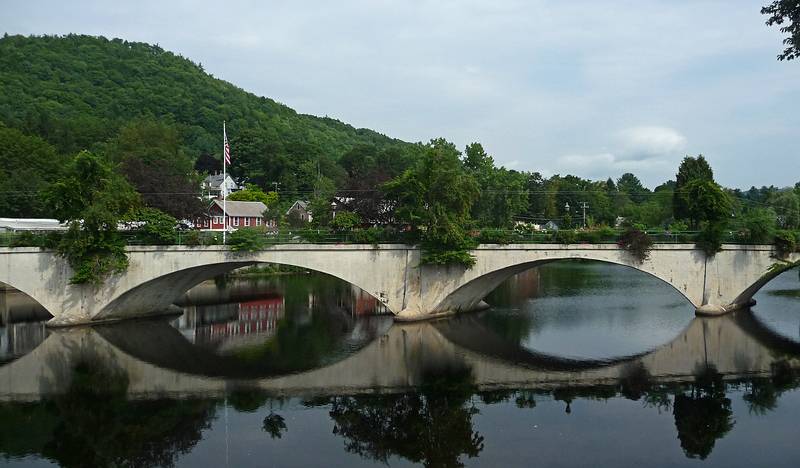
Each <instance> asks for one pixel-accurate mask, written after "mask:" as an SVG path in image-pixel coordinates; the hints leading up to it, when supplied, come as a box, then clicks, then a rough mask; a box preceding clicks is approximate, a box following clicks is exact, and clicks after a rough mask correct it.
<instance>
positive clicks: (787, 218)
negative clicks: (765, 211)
mask: <svg viewBox="0 0 800 468" xmlns="http://www.w3.org/2000/svg"><path fill="white" fill-rule="evenodd" d="M771 205H772V207H773V208H774V209H775V212H776V213H777V215H778V224H779V225H780V227H781V228H782V229H797V227H798V226H800V197H798V196H797V194H796V193H795V192H794V191H793V190H784V191H781V192H778V193H777V194H776V195H775V196H774V197H773V199H772V203H771Z"/></svg>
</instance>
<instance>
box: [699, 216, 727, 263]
mask: <svg viewBox="0 0 800 468" xmlns="http://www.w3.org/2000/svg"><path fill="white" fill-rule="evenodd" d="M723 239H725V225H724V224H723V223H721V222H717V223H705V224H704V225H703V226H702V229H701V230H700V232H699V233H698V234H697V238H696V242H695V245H696V246H697V248H698V249H700V250H702V251H703V252H705V254H706V256H708V257H713V256H714V255H716V254H717V252H719V251H721V250H722V241H723Z"/></svg>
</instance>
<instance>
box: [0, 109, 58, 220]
mask: <svg viewBox="0 0 800 468" xmlns="http://www.w3.org/2000/svg"><path fill="white" fill-rule="evenodd" d="M66 162H67V160H66V158H64V157H61V156H59V155H58V154H57V153H56V151H55V149H54V148H53V147H52V146H50V145H49V144H48V143H47V142H45V141H44V140H42V139H41V138H39V137H37V136H28V135H25V134H23V133H22V132H20V131H19V130H15V129H11V128H5V127H3V126H2V124H0V180H2V181H3V182H2V186H1V187H0V217H9V218H51V217H52V216H53V215H52V214H51V213H50V210H49V208H48V207H47V204H45V203H44V200H43V199H42V198H41V197H40V192H41V191H42V190H44V189H45V187H47V185H48V184H49V183H51V182H53V181H54V180H55V179H56V178H57V177H58V175H59V174H60V172H61V171H62V170H63V169H64V166H65V164H66Z"/></svg>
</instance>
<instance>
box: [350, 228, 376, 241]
mask: <svg viewBox="0 0 800 468" xmlns="http://www.w3.org/2000/svg"><path fill="white" fill-rule="evenodd" d="M349 237H350V241H351V242H353V243H354V244H377V243H378V242H380V241H381V240H383V239H384V237H385V232H384V230H383V229H381V228H379V227H371V228H368V229H356V230H355V231H353V232H351V233H350V234H349Z"/></svg>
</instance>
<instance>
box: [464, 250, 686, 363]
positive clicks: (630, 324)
mask: <svg viewBox="0 0 800 468" xmlns="http://www.w3.org/2000/svg"><path fill="white" fill-rule="evenodd" d="M531 267H534V268H531ZM504 270H505V271H502V272H501V273H502V275H503V276H502V277H501V278H496V281H497V282H499V283H500V285H499V286H498V287H494V285H488V286H487V287H486V290H489V288H493V289H492V291H490V292H489V293H487V296H484V297H482V298H481V299H482V300H485V301H486V302H488V305H490V306H491V308H489V309H488V310H486V311H484V312H479V313H476V314H465V317H469V316H470V315H473V316H474V318H475V320H476V322H477V323H481V324H482V325H483V326H484V328H486V329H490V330H493V331H494V332H495V333H496V334H497V335H498V336H500V337H504V338H505V339H506V340H508V341H514V342H516V343H517V345H518V346H519V347H520V348H522V349H525V350H527V351H528V352H530V353H532V354H533V355H537V356H545V355H546V356H550V357H552V358H553V359H556V358H560V359H566V360H569V361H582V362H609V361H616V360H619V359H622V358H625V357H626V356H635V355H639V354H641V353H643V352H647V351H649V350H651V349H655V348H657V347H659V346H662V345H664V344H665V343H668V342H670V341H671V340H672V339H674V337H675V336H678V335H680V334H681V333H682V331H683V330H684V329H685V328H686V327H687V326H688V325H689V324H690V323H691V321H692V319H693V318H694V317H695V308H694V306H693V305H692V304H691V303H690V302H689V301H688V300H686V298H685V297H684V295H682V294H680V293H679V292H678V291H676V289H675V288H674V287H671V286H670V287H667V286H665V284H664V283H665V281H663V280H660V279H657V278H655V277H654V276H653V275H651V274H642V273H643V272H642V271H639V270H638V269H636V268H630V267H629V266H627V265H619V264H615V263H612V262H600V261H583V260H577V261H576V260H574V259H570V260H564V259H561V260H549V261H541V262H533V263H527V264H523V265H517V266H515V267H514V268H512V270H513V271H509V270H507V269H504ZM483 293H484V291H481V292H480V293H476V294H477V295H476V296H475V298H474V299H472V300H481V299H478V297H479V296H483ZM457 300H462V298H458V299H457ZM464 328H466V327H464ZM498 343H499V341H498ZM520 356H521V354H520Z"/></svg>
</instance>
